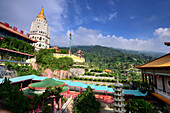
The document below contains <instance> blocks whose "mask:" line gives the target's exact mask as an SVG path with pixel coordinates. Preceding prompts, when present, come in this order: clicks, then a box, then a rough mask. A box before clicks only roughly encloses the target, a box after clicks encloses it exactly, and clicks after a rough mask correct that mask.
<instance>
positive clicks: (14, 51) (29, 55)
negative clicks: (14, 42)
mask: <svg viewBox="0 0 170 113" xmlns="http://www.w3.org/2000/svg"><path fill="white" fill-rule="evenodd" d="M0 50H3V51H8V52H12V53H17V54H21V55H26V56H34V55H31V54H28V53H23V52H19V51H14V50H10V49H5V48H0Z"/></svg>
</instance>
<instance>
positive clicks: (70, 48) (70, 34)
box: [69, 33, 71, 55]
mask: <svg viewBox="0 0 170 113" xmlns="http://www.w3.org/2000/svg"><path fill="white" fill-rule="evenodd" d="M69 55H71V33H70V50H69Z"/></svg>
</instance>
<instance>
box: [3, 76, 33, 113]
mask: <svg viewBox="0 0 170 113" xmlns="http://www.w3.org/2000/svg"><path fill="white" fill-rule="evenodd" d="M0 108H1V109H6V110H9V111H11V112H12V113H28V111H29V110H30V103H29V101H28V98H27V97H25V96H24V95H23V91H20V90H19V86H15V87H13V86H12V85H11V84H10V81H9V79H7V78H5V81H4V83H3V84H2V86H1V88H0Z"/></svg>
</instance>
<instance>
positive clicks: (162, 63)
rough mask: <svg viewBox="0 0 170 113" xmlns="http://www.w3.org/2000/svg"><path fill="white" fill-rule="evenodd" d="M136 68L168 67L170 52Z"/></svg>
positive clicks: (169, 66)
mask: <svg viewBox="0 0 170 113" xmlns="http://www.w3.org/2000/svg"><path fill="white" fill-rule="evenodd" d="M136 68H140V69H141V68H170V53H169V54H166V55H164V56H162V57H159V58H157V59H155V60H152V61H150V62H148V63H145V64H143V65H141V66H136Z"/></svg>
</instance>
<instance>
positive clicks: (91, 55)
mask: <svg viewBox="0 0 170 113" xmlns="http://www.w3.org/2000/svg"><path fill="white" fill-rule="evenodd" d="M79 49H81V50H82V51H83V54H84V56H83V57H84V58H85V59H86V62H89V63H91V64H93V65H95V66H97V67H99V68H101V69H110V70H117V69H118V70H124V69H130V68H133V67H134V66H135V65H136V64H137V65H141V64H143V63H146V62H148V61H150V60H152V59H153V57H151V56H146V55H144V54H130V53H127V52H122V51H120V50H117V49H113V48H108V47H102V46H77V47H73V48H72V53H74V54H75V53H76V52H77V50H79Z"/></svg>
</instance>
